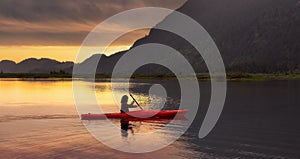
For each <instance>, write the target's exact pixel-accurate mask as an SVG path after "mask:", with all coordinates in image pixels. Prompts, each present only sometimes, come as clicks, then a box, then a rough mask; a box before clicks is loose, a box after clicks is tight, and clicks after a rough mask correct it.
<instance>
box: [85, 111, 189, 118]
mask: <svg viewBox="0 0 300 159" xmlns="http://www.w3.org/2000/svg"><path fill="white" fill-rule="evenodd" d="M187 112H188V110H141V111H132V112H128V113H107V114H90V113H89V114H82V115H81V120H104V119H158V118H174V117H175V116H176V117H184V115H185V114H186V113H187Z"/></svg>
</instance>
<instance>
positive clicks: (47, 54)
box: [0, 45, 130, 62]
mask: <svg viewBox="0 0 300 159" xmlns="http://www.w3.org/2000/svg"><path fill="white" fill-rule="evenodd" d="M129 47H130V45H118V46H110V47H108V48H107V49H106V51H105V52H104V54H105V55H107V56H109V55H111V54H114V53H116V52H119V51H123V50H127V49H129ZM97 48H99V47H91V49H92V50H95V53H99V52H97ZM79 49H80V46H0V61H1V60H12V61H15V62H20V61H22V60H24V59H27V58H50V59H55V60H58V61H76V60H75V59H76V56H77V53H78V51H79Z"/></svg>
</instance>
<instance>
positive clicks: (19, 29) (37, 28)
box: [0, 0, 185, 45]
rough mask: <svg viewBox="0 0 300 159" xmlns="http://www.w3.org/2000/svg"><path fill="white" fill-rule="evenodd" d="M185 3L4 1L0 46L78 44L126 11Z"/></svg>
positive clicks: (160, 0) (151, 0)
mask: <svg viewBox="0 0 300 159" xmlns="http://www.w3.org/2000/svg"><path fill="white" fill-rule="evenodd" d="M184 2H185V0H1V1H0V45H54V44H55V45H78V44H80V43H81V41H82V40H83V38H84V37H85V36H86V35H87V34H88V32H89V31H90V30H91V29H92V28H93V27H95V26H96V25H97V24H98V23H100V22H101V21H102V20H104V19H106V18H108V17H110V16H112V15H114V14H116V13H118V12H121V11H124V10H127V9H133V8H137V7H145V6H154V7H166V8H171V9H175V8H177V7H179V6H180V5H181V4H183V3H184Z"/></svg>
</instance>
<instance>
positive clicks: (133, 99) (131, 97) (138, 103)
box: [129, 94, 144, 110]
mask: <svg viewBox="0 0 300 159" xmlns="http://www.w3.org/2000/svg"><path fill="white" fill-rule="evenodd" d="M129 95H130V97H131V98H132V99H133V101H134V102H135V103H136V104H137V105H138V106H139V107H140V108H141V109H142V110H144V109H143V108H142V107H141V106H140V104H139V103H138V102H137V101H136V100H135V99H134V97H133V96H132V95H131V94H129Z"/></svg>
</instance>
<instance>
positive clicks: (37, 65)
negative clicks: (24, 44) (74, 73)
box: [0, 58, 74, 73]
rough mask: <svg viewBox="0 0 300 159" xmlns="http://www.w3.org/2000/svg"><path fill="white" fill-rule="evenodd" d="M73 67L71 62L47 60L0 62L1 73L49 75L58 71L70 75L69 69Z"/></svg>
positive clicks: (31, 59) (32, 59)
mask: <svg viewBox="0 0 300 159" xmlns="http://www.w3.org/2000/svg"><path fill="white" fill-rule="evenodd" d="M73 65H74V63H73V62H58V61H56V60H52V59H47V58H41V59H35V58H30V59H26V60H24V61H21V62H20V63H15V62H13V61H8V60H3V61H0V71H1V72H3V73H51V72H60V71H64V72H68V73H71V72H70V71H69V69H70V68H71V67H73ZM67 70H68V71H67Z"/></svg>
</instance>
